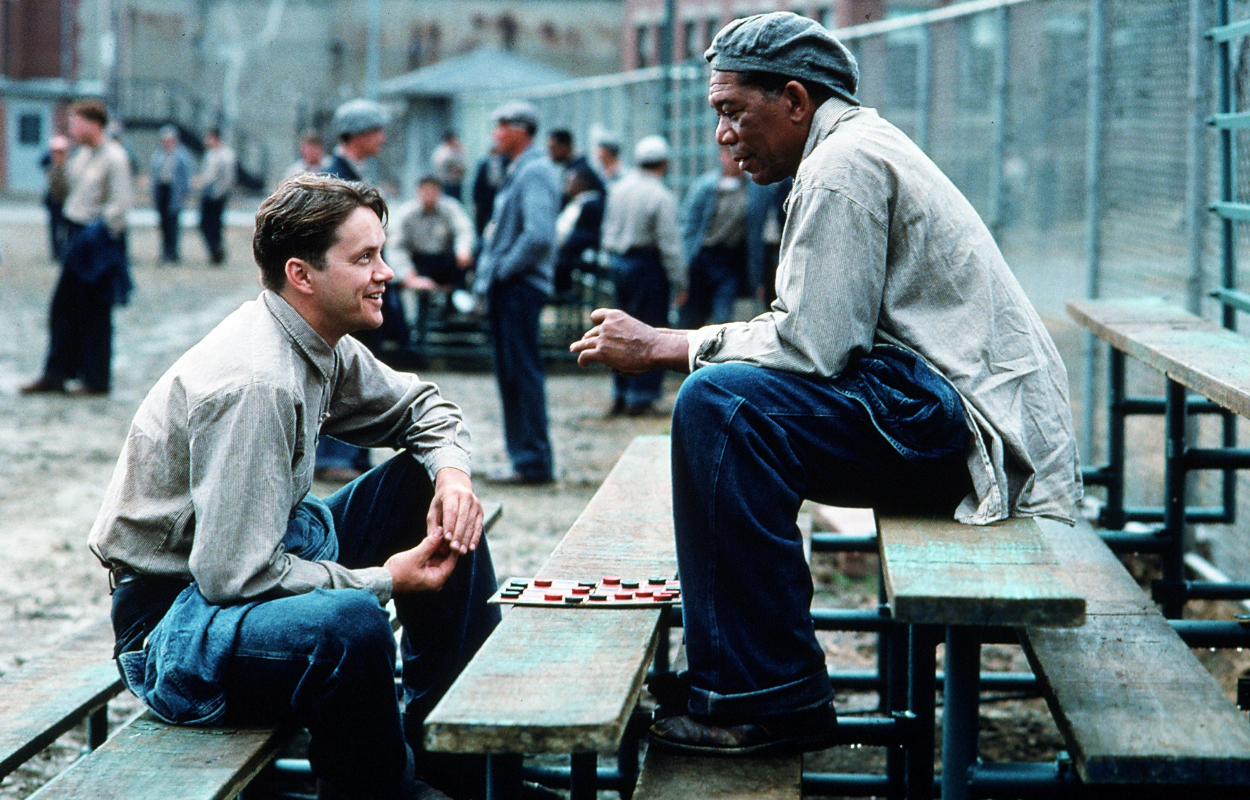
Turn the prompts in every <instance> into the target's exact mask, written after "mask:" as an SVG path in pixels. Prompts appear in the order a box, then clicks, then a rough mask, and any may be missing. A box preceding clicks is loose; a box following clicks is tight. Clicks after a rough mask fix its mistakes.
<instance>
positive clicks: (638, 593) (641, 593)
mask: <svg viewBox="0 0 1250 800" xmlns="http://www.w3.org/2000/svg"><path fill="white" fill-rule="evenodd" d="M653 594H655V592H649V591H647V590H646V589H640V590H638V591H636V592H634V597H637V598H639V599H640V600H645V599H647V598H648V597H650V596H651V595H653Z"/></svg>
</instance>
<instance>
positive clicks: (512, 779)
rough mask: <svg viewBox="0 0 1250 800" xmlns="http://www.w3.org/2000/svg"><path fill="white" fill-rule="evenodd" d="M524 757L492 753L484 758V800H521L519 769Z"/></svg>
mask: <svg viewBox="0 0 1250 800" xmlns="http://www.w3.org/2000/svg"><path fill="white" fill-rule="evenodd" d="M524 762H525V756H523V755H518V754H515V753H493V754H491V755H488V756H486V800H521V767H522V765H523V764H524Z"/></svg>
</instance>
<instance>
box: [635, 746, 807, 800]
mask: <svg viewBox="0 0 1250 800" xmlns="http://www.w3.org/2000/svg"><path fill="white" fill-rule="evenodd" d="M802 780H803V760H802V759H801V758H800V757H798V756H776V757H771V758H752V759H713V760H709V759H707V758H700V757H696V756H681V755H675V754H673V753H665V752H660V751H656V752H651V751H648V752H647V757H646V760H645V761H644V762H643V767H642V774H641V775H639V777H638V787H637V788H636V789H635V790H634V798H633V800H691V799H692V798H698V799H699V800H744V798H751V800H798V798H799V797H800V793H801V789H802Z"/></svg>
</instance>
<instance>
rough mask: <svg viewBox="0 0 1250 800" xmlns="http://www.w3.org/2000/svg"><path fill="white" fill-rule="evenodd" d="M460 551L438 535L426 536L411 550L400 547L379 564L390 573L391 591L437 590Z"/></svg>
mask: <svg viewBox="0 0 1250 800" xmlns="http://www.w3.org/2000/svg"><path fill="white" fill-rule="evenodd" d="M459 558H460V554H459V553H457V552H456V551H455V550H452V549H451V548H450V547H448V546H447V542H446V541H445V540H444V539H443V537H442V536H426V537H425V538H424V539H422V540H421V544H419V545H417V546H416V547H414V548H412V549H411V550H401V551H400V552H398V553H396V554H395V555H393V556H391V557H390V558H388V559H386V563H385V564H383V565H382V566H384V567H386V568H387V569H388V570H390V572H391V583H392V587H391V593H392V594H397V595H399V594H410V593H412V592H437V591H438V590H439V589H441V588H443V584H445V583H447V579H448V578H450V577H451V573H452V571H453V570H455V568H456V560H457V559H459Z"/></svg>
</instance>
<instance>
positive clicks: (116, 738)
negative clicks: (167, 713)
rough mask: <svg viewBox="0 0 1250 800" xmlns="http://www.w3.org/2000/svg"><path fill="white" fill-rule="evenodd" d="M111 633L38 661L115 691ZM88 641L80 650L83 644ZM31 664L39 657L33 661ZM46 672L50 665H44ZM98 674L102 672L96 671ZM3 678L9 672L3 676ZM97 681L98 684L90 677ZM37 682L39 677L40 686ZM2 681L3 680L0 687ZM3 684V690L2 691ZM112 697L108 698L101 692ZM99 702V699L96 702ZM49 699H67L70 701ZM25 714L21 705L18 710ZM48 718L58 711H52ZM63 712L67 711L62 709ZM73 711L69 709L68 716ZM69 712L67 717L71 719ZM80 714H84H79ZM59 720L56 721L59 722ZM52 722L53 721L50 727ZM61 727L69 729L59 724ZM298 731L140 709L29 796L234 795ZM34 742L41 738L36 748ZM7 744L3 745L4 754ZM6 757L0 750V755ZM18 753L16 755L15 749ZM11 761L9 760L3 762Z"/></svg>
mask: <svg viewBox="0 0 1250 800" xmlns="http://www.w3.org/2000/svg"><path fill="white" fill-rule="evenodd" d="M501 512H502V507H501V506H500V505H499V504H498V503H489V504H486V516H485V522H484V526H485V527H486V528H487V529H489V528H490V527H491V526H493V525H494V523H495V522H496V521H497V520H498V519H499V516H500V514H501ZM112 643H113V639H112V632H111V629H109V627H108V626H107V623H103V624H102V625H101V626H100V630H94V632H93V635H92V636H91V637H83V638H81V639H80V640H78V642H76V643H75V644H74V645H73V649H72V650H69V651H64V652H55V653H52V654H50V655H49V657H48V660H47V661H44V660H40V662H39V664H40V667H39V668H42V669H44V670H45V671H46V669H47V664H49V663H59V662H63V661H64V662H66V667H65V669H64V670H63V671H62V674H63V675H64V676H65V678H64V679H63V681H74V680H77V679H79V678H78V676H82V678H81V680H82V685H81V686H79V687H78V689H79V690H80V692H79V693H81V694H86V693H88V692H87V690H88V689H89V688H90V687H91V686H92V685H96V686H97V690H96V693H97V694H98V695H100V696H103V694H102V689H100V688H99V687H100V686H101V685H102V684H103V683H104V676H106V675H108V676H110V678H109V681H110V682H109V684H108V686H109V687H110V690H111V691H110V693H109V694H108V696H112V694H116V692H117V691H119V690H120V689H121V688H122V685H121V681H120V679H119V678H118V674H117V667H116V665H115V664H114V663H113V661H112ZM80 645H81V648H86V649H85V650H84V649H81V648H80ZM75 654H77V658H78V659H79V661H78V664H77V670H78V671H77V672H76V671H75V668H74V659H75ZM28 666H34V662H32V664H31V665H28ZM39 668H36V670H32V672H36V674H34V675H33V676H32V677H33V680H32V681H31V684H32V685H31V686H29V687H26V688H24V690H23V692H22V696H23V697H27V698H35V697H39V696H41V695H43V694H45V693H48V692H55V690H56V689H57V685H56V683H53V682H49V681H46V680H43V679H41V678H40V677H39V675H38V674H37V669H39ZM45 674H46V672H45ZM96 676H99V677H96ZM5 678H6V680H7V678H8V676H5ZM92 680H95V681H96V684H92V683H91V681H92ZM34 684H37V686H38V688H36V687H35V685H34ZM4 685H5V684H4V683H0V687H3V686H4ZM0 691H2V690H0ZM6 696H7V693H5V694H0V748H2V747H5V746H6V745H5V744H4V742H5V741H6V740H5V736H6V735H7V734H8V732H9V731H10V730H13V731H15V732H16V731H18V730H19V726H18V724H16V723H15V722H14V721H11V719H10V718H9V717H6V716H5V715H4V714H3V712H2V710H3V709H4V708H5V707H6V701H5V698H6ZM104 700H107V697H104ZM93 704H94V705H93ZM100 704H101V701H99V700H91V701H85V700H84V701H81V702H80V703H79V707H80V708H94V707H97V706H98V705H100ZM49 705H50V706H52V705H58V706H67V705H70V703H69V702H68V701H64V700H60V701H57V702H56V703H53V702H51V701H49ZM19 713H20V712H19ZM48 713H49V717H51V716H55V714H53V713H52V712H48ZM58 713H61V714H62V716H65V714H66V712H58ZM69 716H72V714H71V715H69ZM69 716H65V718H66V719H68V718H69ZM79 718H81V713H80V714H79ZM59 724H60V723H58V725H59ZM54 729H55V726H53V727H49V729H48V730H49V731H51V730H54ZM62 730H64V728H62ZM292 733H293V732H292V731H290V730H288V729H284V728H272V727H268V728H261V727H258V728H233V727H187V726H174V725H166V724H165V723H162V722H160V721H159V720H157V719H156V718H155V717H153V716H152V715H151V714H150V713H144V714H141V715H139V717H138V718H136V719H135V720H133V721H132V722H130V724H128V725H125V726H124V727H122V728H120V729H119V730H117V731H116V732H114V734H113V735H112V736H111V737H109V738H108V740H107V741H104V742H103V744H101V745H100V746H99V747H98V748H96V749H94V750H92V751H91V752H90V753H89V754H88V755H87V756H86V757H84V758H82V759H79V760H78V761H76V762H75V763H74V764H73V765H71V766H70V767H69V768H68V769H66V770H64V771H62V772H61V773H60V774H58V775H57V776H56V777H55V778H53V779H52V780H51V781H49V782H48V783H47V784H45V785H44V786H43V787H42V788H40V789H39V791H37V792H35V794H33V795H31V798H32V800H34V799H35V798H37V799H38V800H84V798H91V799H92V800H114V799H115V800H143V798H153V799H154V800H172V799H173V798H177V799H178V800H230V798H233V797H235V796H237V795H238V794H239V792H240V791H242V790H243V788H244V787H246V786H247V785H248V783H250V782H251V781H252V779H253V778H255V777H256V775H257V774H258V773H260V771H261V770H262V769H264V768H265V767H266V766H267V765H268V764H269V763H270V762H271V761H273V759H274V757H275V756H276V755H277V753H278V752H279V750H280V749H281V748H282V746H283V745H285V744H286V743H287V742H288V741H289V740H290V737H291V734H292ZM48 735H49V734H44V735H42V736H40V737H39V738H38V739H37V740H36V739H35V738H34V737H28V738H30V739H31V743H30V744H28V745H27V746H26V747H25V748H24V749H23V750H22V751H21V752H22V754H24V757H25V758H29V756H30V755H33V754H34V753H35V752H38V750H39V749H40V748H41V747H42V746H43V745H44V744H46V743H47V742H49V741H51V740H52V739H54V738H55V736H52V738H51V739H49V738H47V736H48ZM36 742H42V744H40V746H39V747H35V749H34V750H31V749H30V748H31V747H34V745H35V744H36ZM4 752H5V751H4V750H2V749H0V754H3V753H4ZM0 757H3V756H0ZM14 757H16V756H14ZM0 763H6V764H7V763H8V761H7V760H6V761H4V762H0Z"/></svg>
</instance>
